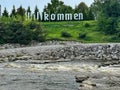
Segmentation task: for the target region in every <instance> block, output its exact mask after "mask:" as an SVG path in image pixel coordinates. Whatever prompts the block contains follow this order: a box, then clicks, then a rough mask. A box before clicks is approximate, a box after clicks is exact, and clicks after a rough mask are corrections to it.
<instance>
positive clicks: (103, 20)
mask: <svg viewBox="0 0 120 90" xmlns="http://www.w3.org/2000/svg"><path fill="white" fill-rule="evenodd" d="M94 4H95V7H96V10H98V12H97V20H98V30H102V31H104V33H105V34H115V33H117V32H118V22H119V17H120V12H119V11H120V1H119V0H95V2H94Z"/></svg>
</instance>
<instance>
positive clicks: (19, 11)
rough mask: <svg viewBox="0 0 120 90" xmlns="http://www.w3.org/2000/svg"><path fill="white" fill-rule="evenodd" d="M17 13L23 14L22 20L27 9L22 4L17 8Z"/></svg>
mask: <svg viewBox="0 0 120 90" xmlns="http://www.w3.org/2000/svg"><path fill="white" fill-rule="evenodd" d="M16 13H17V15H18V16H21V17H22V21H23V20H24V16H25V9H24V8H23V7H22V6H20V7H19V8H18V9H17V12H16Z"/></svg>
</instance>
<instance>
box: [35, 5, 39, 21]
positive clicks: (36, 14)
mask: <svg viewBox="0 0 120 90" xmlns="http://www.w3.org/2000/svg"><path fill="white" fill-rule="evenodd" d="M38 12H39V9H38V7H37V6H36V7H35V11H34V13H35V19H36V20H37V19H38Z"/></svg>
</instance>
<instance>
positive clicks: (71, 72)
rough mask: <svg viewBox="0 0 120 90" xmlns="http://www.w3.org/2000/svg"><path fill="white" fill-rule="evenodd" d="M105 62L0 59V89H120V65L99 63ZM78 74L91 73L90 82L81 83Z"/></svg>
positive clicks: (89, 74)
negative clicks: (11, 60) (47, 61)
mask: <svg viewBox="0 0 120 90" xmlns="http://www.w3.org/2000/svg"><path fill="white" fill-rule="evenodd" d="M35 62H36V63H35ZM103 63H104V62H102V61H95V60H89V61H84V60H83V61H77V60H74V61H68V62H52V63H44V64H42V63H40V62H39V61H34V60H31V61H19V60H18V61H15V62H7V63H0V90H78V88H80V89H79V90H120V80H119V79H120V68H119V66H120V65H114V66H106V67H99V66H101V65H102V64H103ZM76 75H88V76H89V77H90V78H89V79H88V81H86V82H87V85H86V86H85V85H84V87H79V85H80V84H79V83H76V80H75V76H76ZM109 78H110V79H111V80H110V79H109ZM109 80H110V81H109ZM88 82H91V83H95V84H96V86H95V87H93V86H90V85H91V84H88ZM103 86H104V88H103Z"/></svg>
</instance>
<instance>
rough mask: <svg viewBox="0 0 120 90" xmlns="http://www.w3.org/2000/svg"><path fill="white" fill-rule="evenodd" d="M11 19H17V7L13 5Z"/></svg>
mask: <svg viewBox="0 0 120 90" xmlns="http://www.w3.org/2000/svg"><path fill="white" fill-rule="evenodd" d="M10 16H11V17H16V9H15V6H14V5H13V9H12V12H11V14H10Z"/></svg>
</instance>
